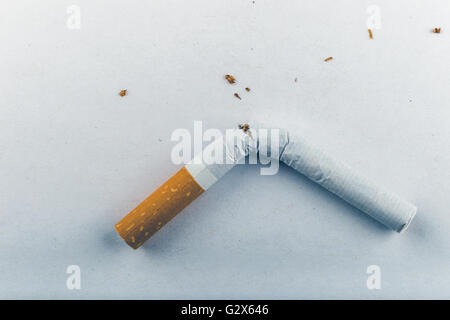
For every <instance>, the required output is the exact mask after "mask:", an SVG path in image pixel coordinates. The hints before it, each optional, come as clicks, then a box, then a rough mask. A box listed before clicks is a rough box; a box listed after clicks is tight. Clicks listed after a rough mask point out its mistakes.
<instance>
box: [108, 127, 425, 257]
mask: <svg viewBox="0 0 450 320" xmlns="http://www.w3.org/2000/svg"><path fill="white" fill-rule="evenodd" d="M242 128H243V127H241V128H240V129H236V130H234V131H232V132H231V134H229V132H227V134H226V135H225V136H223V137H221V138H220V139H217V140H215V141H214V142H213V143H211V144H209V145H208V146H207V147H206V148H205V149H204V150H203V152H202V153H200V154H198V155H196V156H195V157H194V159H192V161H190V162H189V163H188V164H186V165H185V166H184V167H183V168H182V169H181V170H179V171H178V172H177V173H176V174H175V175H174V176H172V177H171V178H170V179H169V180H167V182H165V183H164V184H163V185H162V186H161V187H159V188H158V189H157V190H156V191H155V192H153V193H152V194H151V195H150V196H149V197H148V198H147V199H145V200H144V201H143V202H142V203H141V204H140V205H138V206H137V207H136V208H135V209H134V210H133V211H131V212H130V213H129V214H128V215H127V216H125V217H124V218H123V219H122V220H121V221H120V222H119V223H117V224H116V230H117V232H118V233H119V235H120V236H121V237H122V238H123V239H124V240H125V241H126V243H127V244H128V245H130V246H131V247H132V248H134V249H137V248H139V247H140V246H141V245H142V244H143V243H144V242H145V241H146V240H148V239H149V238H150V237H151V236H152V235H153V234H155V233H156V232H157V231H158V230H159V229H161V227H163V226H164V225H165V224H166V223H168V222H169V221H170V220H171V219H172V218H173V217H175V216H176V215H177V214H178V213H180V212H181V211H182V210H183V209H184V208H185V207H186V206H187V205H188V204H190V203H191V202H192V201H194V200H195V199H196V198H197V197H199V196H200V195H201V194H202V193H203V192H204V191H206V190H207V189H208V188H210V187H211V186H212V185H213V184H214V183H215V182H217V181H218V180H219V179H220V178H221V177H222V176H224V175H225V174H226V173H227V172H228V171H229V170H230V169H231V168H233V167H234V166H235V165H236V164H239V163H243V162H245V161H244V160H245V158H246V157H247V156H250V157H253V158H256V157H258V156H259V157H260V158H261V157H263V156H264V157H267V158H270V159H271V160H272V161H274V160H275V161H279V160H281V161H282V162H284V163H286V164H287V165H288V166H290V167H292V168H293V169H295V170H296V171H298V172H300V173H301V174H303V175H305V176H306V177H308V178H309V179H311V180H312V181H314V182H316V183H318V184H319V185H321V186H322V187H324V188H325V189H327V190H329V191H330V192H332V193H334V194H336V195H337V196H339V197H340V198H342V199H343V200H345V201H346V202H348V203H349V204H351V205H353V206H355V207H356V208H358V209H360V210H361V211H363V212H365V213H367V214H368V215H370V216H371V217H373V218H374V219H376V220H378V221H379V222H381V223H383V224H384V225H386V226H387V227H389V228H391V229H393V230H395V231H397V232H402V231H404V230H406V228H407V227H408V226H409V224H410V223H411V220H412V219H413V217H414V215H415V214H416V212H417V208H416V206H414V205H413V204H411V203H410V202H408V201H406V200H404V199H402V198H401V197H399V196H397V195H395V194H393V193H391V192H389V191H387V190H386V189H384V188H382V187H380V186H378V185H377V184H375V183H373V182H372V181H370V180H369V179H367V178H366V177H364V176H362V175H360V174H358V173H356V172H355V171H354V170H352V169H351V168H350V167H349V166H348V165H346V164H344V163H342V162H340V161H337V160H335V159H333V158H332V157H331V156H329V155H328V154H327V153H325V152H324V151H322V150H321V149H319V148H316V147H314V146H312V145H310V144H309V143H308V142H307V141H306V140H305V139H303V138H301V137H299V136H293V135H291V134H289V132H288V131H287V130H284V129H277V128H276V129H273V128H272V129H270V128H267V127H265V126H262V125H259V124H252V125H246V127H244V129H242ZM264 130H265V131H270V135H271V138H270V139H268V138H267V137H265V138H264V139H263V137H262V136H261V135H260V134H259V133H260V132H264ZM274 138H276V139H274ZM263 152H264V154H262V153H263ZM212 155H214V157H213V156H212ZM218 160H219V161H218Z"/></svg>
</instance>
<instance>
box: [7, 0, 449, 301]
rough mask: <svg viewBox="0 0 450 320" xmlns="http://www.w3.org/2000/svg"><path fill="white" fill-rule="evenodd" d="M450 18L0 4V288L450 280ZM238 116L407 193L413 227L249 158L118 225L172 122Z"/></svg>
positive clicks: (356, 290) (434, 288)
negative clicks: (134, 232) (72, 272)
mask: <svg viewBox="0 0 450 320" xmlns="http://www.w3.org/2000/svg"><path fill="white" fill-rule="evenodd" d="M70 5H77V6H79V8H80V10H81V29H75V30H71V29H69V28H68V27H67V26H66V23H67V20H68V18H69V17H70V14H68V13H67V8H68V7H69V6H70ZM371 5H375V6H377V7H378V8H379V9H380V18H381V28H380V29H374V30H373V33H374V39H373V40H371V39H369V36H368V31H367V24H366V23H367V20H368V19H369V17H370V15H371V14H370V13H368V12H367V9H368V8H369V7H370V6H371ZM449 21H450V4H449V2H448V1H446V0H442V1H411V0H404V1H399V0H398V1H333V0H326V1H325V0H322V1H287V0H284V1H273V0H272V1H268V0H265V1H263V0H255V1H251V0H248V1H244V0H233V1H218V0H214V1H212V0H194V1H192V0H191V1H174V0H159V1H141V0H129V1H118V0H109V1H93V0H90V1H61V0H51V1H50V0H46V1H39V2H37V1H31V0H30V1H9V2H5V3H3V5H2V6H1V9H0V40H1V44H0V57H1V59H0V92H1V94H0V227H1V230H0V298H63V299H66V298H138V299H140V298H164V299H170V298H268V299H270V298H273V299H278V298H289V299H303V298H306V299H317V298H358V299H360V298H362V299H366V298H450V250H449V245H450V232H449V231H450V214H449V210H450V209H449V206H448V205H449V194H450V187H449V180H450V150H449V146H450V143H449V137H450V126H449V121H450V103H449V102H450V90H449V88H450V86H449V80H450V72H449V70H450V25H449V24H448V23H449ZM434 27H441V28H442V33H441V34H433V33H432V32H431V29H432V28H434ZM328 56H333V57H334V59H333V60H332V61H330V62H328V63H326V62H324V59H325V58H326V57H328ZM227 73H230V74H232V75H234V76H235V77H236V79H237V83H236V84H235V85H234V86H231V85H229V84H228V83H227V82H226V81H225V80H224V79H223V76H224V74H227ZM295 78H297V79H298V80H297V82H295V81H294V79H295ZM245 87H250V88H251V90H252V91H251V92H250V93H247V92H245V91H244V88H245ZM125 88H126V89H128V92H129V95H128V96H126V97H123V98H122V97H120V96H119V95H118V92H119V91H120V90H121V89H125ZM234 92H238V93H239V94H240V95H241V97H242V100H238V99H236V98H235V97H234V96H233V94H234ZM248 118H253V119H257V120H262V121H265V120H271V121H272V122H275V123H277V124H278V125H280V126H286V127H288V128H297V129H300V130H301V132H302V134H304V135H305V136H307V137H308V138H309V139H310V140H311V141H312V142H314V143H316V144H317V145H320V146H322V147H324V148H325V149H326V150H328V151H329V152H330V153H331V154H333V155H334V156H335V157H336V158H338V159H341V160H345V161H346V162H347V163H349V164H350V165H352V166H353V167H354V168H355V169H357V170H358V171H360V172H362V173H364V174H365V175H367V176H369V177H370V178H372V179H373V180H375V181H377V182H379V183H380V184H382V185H385V186H387V187H388V188H389V189H391V190H393V191H395V192H396V193H398V194H400V195H402V196H403V197H405V198H406V199H408V200H410V201H412V202H413V203H415V204H416V205H417V206H418V207H419V211H418V214H417V216H416V218H415V220H414V221H413V223H412V224H411V226H410V228H409V229H408V230H407V231H406V232H405V233H404V234H401V235H399V234H396V233H395V232H392V231H390V230H388V229H386V228H385V227H383V226H382V225H381V224H379V223H377V222H376V221H374V220H373V219H371V218H370V217H368V216H366V215H364V214H363V213H361V212H360V211H358V210H356V209H354V208H352V207H351V206H349V205H347V204H346V203H344V202H343V201H341V200H340V199H338V198H337V197H335V196H333V195H332V194H330V193H328V192H327V191H325V190H323V189H322V188H321V187H319V186H317V185H315V184H314V183H311V182H310V181H308V180H307V179H306V178H304V177H303V176H301V175H300V174H298V173H296V172H294V171H293V170H292V169H289V168H288V167H286V166H283V167H281V168H280V171H279V173H278V174H277V175H275V176H260V175H259V168H258V167H257V166H247V167H243V166H240V167H236V168H234V169H233V170H232V171H231V172H230V173H229V174H228V175H227V176H225V177H224V178H223V179H222V180H221V181H219V182H218V183H217V184H216V185H214V186H213V187H212V188H211V189H210V190H208V192H207V193H205V194H204V195H202V196H201V198H199V199H198V200H197V201H195V202H194V203H193V204H192V205H190V206H189V207H188V208H187V209H185V210H184V211H183V212H182V213H181V214H180V215H179V216H177V217H176V218H175V219H174V220H173V221H172V222H170V223H169V224H168V225H167V226H166V227H164V228H163V229H162V230H161V231H160V232H159V233H158V234H156V235H155V236H154V237H153V238H152V239H151V240H149V241H148V242H147V243H146V244H145V245H144V246H143V247H142V248H140V249H139V250H137V251H134V250H132V249H131V248H129V247H128V246H127V245H126V244H125V243H124V242H123V240H122V239H121V238H120V237H119V236H118V235H117V234H116V232H115V230H114V224H115V223H116V222H117V221H118V220H120V219H121V218H122V217H123V216H124V215H125V214H126V213H127V212H129V211H130V210H132V209H133V208H134V207H135V206H136V205H137V204H139V203H140V202H141V201H142V200H143V199H145V198H146V197H147V196H148V195H149V194H150V193H151V192H152V191H153V190H154V189H155V188H157V187H158V186H159V185H160V184H161V183H163V182H164V181H165V180H166V179H167V178H168V177H170V176H171V175H172V174H173V173H175V172H176V171H177V170H178V169H179V168H180V167H181V166H180V165H175V164H173V163H172V162H171V159H170V151H171V149H172V147H173V146H174V145H175V143H174V142H172V141H171V140H170V136H171V133H172V132H173V130H175V129H178V128H186V129H189V130H192V129H193V122H194V120H202V121H203V124H204V127H205V128H219V129H225V128H230V127H234V126H235V125H236V124H237V123H239V122H241V121H242V120H243V119H248ZM69 265H79V266H80V268H81V286H82V288H81V290H72V291H71V290H68V289H67V288H66V279H67V277H68V274H66V268H67V266H69ZM369 265H378V266H379V267H380V268H381V277H382V279H381V289H380V290H369V289H368V288H367V286H366V280H367V277H368V275H367V274H366V269H367V267H368V266H369Z"/></svg>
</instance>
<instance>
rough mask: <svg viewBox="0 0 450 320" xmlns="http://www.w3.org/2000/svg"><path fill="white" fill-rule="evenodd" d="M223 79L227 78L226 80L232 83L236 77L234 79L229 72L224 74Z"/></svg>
mask: <svg viewBox="0 0 450 320" xmlns="http://www.w3.org/2000/svg"><path fill="white" fill-rule="evenodd" d="M225 79H227V81H228V82H229V83H230V84H233V83H235V82H236V79H235V78H234V77H233V76H232V75H231V74H227V75H225Z"/></svg>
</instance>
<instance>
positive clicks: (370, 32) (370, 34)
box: [369, 29, 373, 39]
mask: <svg viewBox="0 0 450 320" xmlns="http://www.w3.org/2000/svg"><path fill="white" fill-rule="evenodd" d="M369 37H370V39H373V34H372V30H371V29H369Z"/></svg>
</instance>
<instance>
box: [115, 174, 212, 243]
mask: <svg viewBox="0 0 450 320" xmlns="http://www.w3.org/2000/svg"><path fill="white" fill-rule="evenodd" d="M204 191H205V190H204V189H203V188H202V187H201V186H200V185H199V184H198V183H197V181H196V180H195V179H194V178H193V177H192V175H191V174H190V173H189V171H188V170H187V169H186V168H185V167H183V168H182V169H181V170H179V171H178V172H177V173H175V174H174V175H173V176H172V177H171V178H170V179H169V180H167V181H166V182H165V183H164V184H163V185H162V186H161V187H159V188H158V189H157V190H156V191H155V192H153V193H152V194H151V195H150V196H149V197H148V198H147V199H145V200H144V201H143V202H142V203H141V204H140V205H138V206H137V207H136V208H135V209H134V210H133V211H131V212H130V213H128V215H126V216H125V217H124V218H123V219H122V220H121V221H119V223H117V224H116V230H117V232H118V233H119V235H120V236H121V237H122V238H123V239H124V240H125V242H126V243H127V244H128V245H129V246H130V247H132V248H133V249H137V248H139V247H140V246H141V245H142V244H143V243H144V242H145V241H146V240H148V239H149V238H150V237H151V236H152V235H154V234H155V233H156V232H157V231H158V230H159V229H161V228H162V227H163V226H164V225H165V224H166V223H168V222H169V221H170V220H172V218H173V217H175V216H176V215H177V214H178V213H180V212H181V211H182V210H183V209H184V208H185V207H186V206H187V205H188V204H190V203H191V202H192V201H194V200H195V199H196V198H197V197H198V196H200V195H201V194H202V193H203V192H204Z"/></svg>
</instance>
